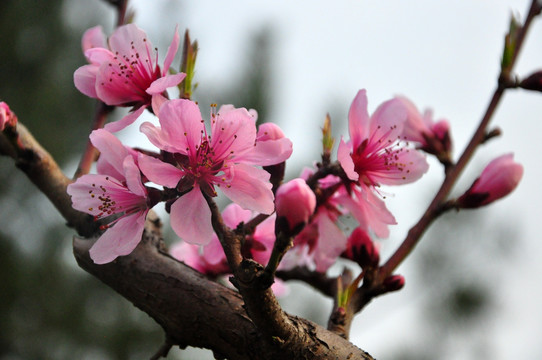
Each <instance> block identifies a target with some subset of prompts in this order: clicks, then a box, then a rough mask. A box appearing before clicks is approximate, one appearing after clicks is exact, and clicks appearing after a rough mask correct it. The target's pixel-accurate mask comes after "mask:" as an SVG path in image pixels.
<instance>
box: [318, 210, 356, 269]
mask: <svg viewBox="0 0 542 360" xmlns="http://www.w3.org/2000/svg"><path fill="white" fill-rule="evenodd" d="M317 223H318V245H317V249H316V250H315V252H314V262H315V263H316V271H318V272H326V271H327V269H329V267H330V266H331V265H333V264H334V263H335V261H336V260H337V258H338V257H339V255H340V254H341V253H342V252H343V251H344V250H345V249H346V243H347V240H348V239H347V238H346V236H345V235H344V233H343V232H342V230H341V229H339V227H338V226H337V225H336V224H335V222H334V221H332V220H331V218H330V217H329V216H326V215H325V214H321V215H320V216H318V219H317Z"/></svg>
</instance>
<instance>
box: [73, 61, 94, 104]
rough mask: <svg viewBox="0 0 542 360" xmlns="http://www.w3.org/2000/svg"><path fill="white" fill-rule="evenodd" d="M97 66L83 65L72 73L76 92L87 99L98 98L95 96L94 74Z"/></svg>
mask: <svg viewBox="0 0 542 360" xmlns="http://www.w3.org/2000/svg"><path fill="white" fill-rule="evenodd" d="M97 73H98V66H96V65H83V66H81V67H80V68H79V69H77V70H75V72H74V73H73V83H74V84H75V87H76V88H77V90H79V91H80V92H82V93H83V94H85V95H86V96H88V97H91V98H94V99H96V98H98V95H97V94H96V74H97Z"/></svg>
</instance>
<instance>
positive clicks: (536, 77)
mask: <svg viewBox="0 0 542 360" xmlns="http://www.w3.org/2000/svg"><path fill="white" fill-rule="evenodd" d="M519 87H520V88H522V89H526V90H535V91H542V71H537V72H535V73H533V74H531V75H530V76H528V77H526V78H525V79H523V80H521V82H520V83H519Z"/></svg>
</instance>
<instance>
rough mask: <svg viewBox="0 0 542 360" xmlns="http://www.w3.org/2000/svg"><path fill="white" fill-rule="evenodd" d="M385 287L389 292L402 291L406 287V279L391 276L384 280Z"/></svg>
mask: <svg viewBox="0 0 542 360" xmlns="http://www.w3.org/2000/svg"><path fill="white" fill-rule="evenodd" d="M383 285H384V287H385V288H386V290H387V291H397V290H401V289H402V288H403V287H404V286H405V277H404V276H403V275H390V276H388V277H387V278H385V279H384V283H383Z"/></svg>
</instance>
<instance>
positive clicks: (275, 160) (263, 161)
mask: <svg viewBox="0 0 542 360" xmlns="http://www.w3.org/2000/svg"><path fill="white" fill-rule="evenodd" d="M292 151H293V149H292V142H291V141H290V139H287V138H282V139H278V140H267V141H257V142H256V146H254V148H253V149H252V150H250V151H249V152H247V153H245V154H243V155H241V156H238V157H237V156H236V157H235V161H238V162H243V163H245V164H249V165H260V166H267V165H274V164H279V163H281V162H283V161H285V160H286V159H288V158H289V157H290V155H292Z"/></svg>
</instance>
